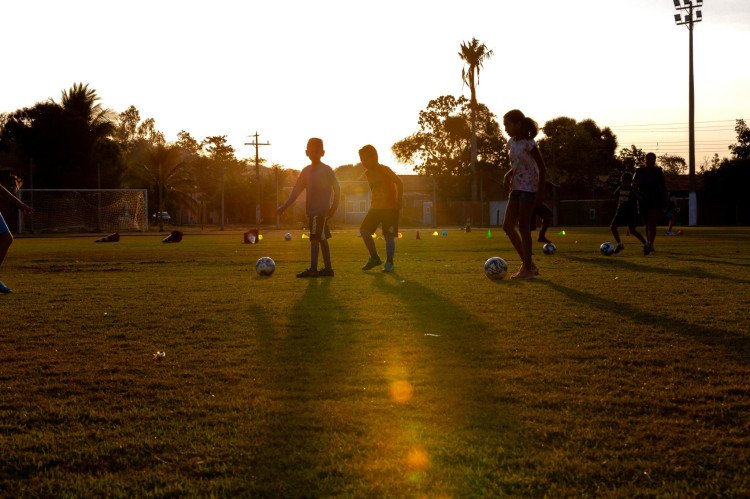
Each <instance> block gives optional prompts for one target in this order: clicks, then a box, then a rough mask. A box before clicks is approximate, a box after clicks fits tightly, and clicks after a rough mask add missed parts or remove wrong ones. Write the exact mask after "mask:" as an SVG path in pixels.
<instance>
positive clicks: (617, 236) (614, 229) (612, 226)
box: [609, 224, 622, 244]
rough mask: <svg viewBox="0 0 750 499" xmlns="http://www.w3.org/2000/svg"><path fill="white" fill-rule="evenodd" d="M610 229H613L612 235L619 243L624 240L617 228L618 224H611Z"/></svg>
mask: <svg viewBox="0 0 750 499" xmlns="http://www.w3.org/2000/svg"><path fill="white" fill-rule="evenodd" d="M609 230H611V231H612V237H614V238H615V241H617V244H620V243H621V242H622V241H621V240H620V231H619V230H617V225H614V224H612V225H610V226H609Z"/></svg>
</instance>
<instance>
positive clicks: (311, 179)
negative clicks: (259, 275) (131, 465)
mask: <svg viewBox="0 0 750 499" xmlns="http://www.w3.org/2000/svg"><path fill="white" fill-rule="evenodd" d="M305 154H307V157H308V158H310V164H309V165H307V166H306V167H305V168H303V169H302V171H301V172H300V174H299V177H298V178H297V182H296V183H295V184H294V188H293V189H292V192H291V193H290V194H289V199H288V200H287V201H286V203H284V204H283V205H281V206H279V208H278V210H277V211H278V213H279V215H281V214H282V213H284V210H286V209H287V208H288V207H289V206H291V205H292V204H293V203H294V201H295V200H296V199H297V197H299V195H300V194H301V193H302V191H303V190H305V189H307V199H306V203H305V208H306V212H307V216H308V219H309V224H310V268H308V269H307V270H303V271H302V272H300V273H299V274H297V277H333V266H332V265H331V250H330V247H329V246H328V240H329V239H330V238H331V231H330V229H329V228H328V220H329V219H330V218H331V217H332V216H333V214H334V213H336V209H337V208H338V206H339V196H340V194H341V190H340V188H339V181H338V180H337V179H336V174H334V172H333V169H332V168H331V167H330V166H328V165H326V164H325V163H323V162H322V161H321V158H322V157H323V155H325V150H324V149H323V140H322V139H319V138H315V137H314V138H311V139H310V140H308V141H307V150H306V151H305ZM320 252H322V253H323V264H324V267H323V270H321V271H318V254H319V253H320Z"/></svg>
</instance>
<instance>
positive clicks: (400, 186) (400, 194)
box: [388, 168, 404, 210]
mask: <svg viewBox="0 0 750 499" xmlns="http://www.w3.org/2000/svg"><path fill="white" fill-rule="evenodd" d="M388 172H389V173H390V176H391V180H392V181H393V183H394V184H396V203H397V204H396V207H397V208H398V209H399V210H400V209H401V205H402V204H403V199H404V183H403V182H402V181H401V178H400V177H399V176H398V175H396V172H394V171H393V170H391V169H390V168H388Z"/></svg>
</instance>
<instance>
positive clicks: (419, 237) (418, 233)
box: [417, 231, 422, 239]
mask: <svg viewBox="0 0 750 499" xmlns="http://www.w3.org/2000/svg"><path fill="white" fill-rule="evenodd" d="M417 239H422V238H421V237H419V231H417Z"/></svg>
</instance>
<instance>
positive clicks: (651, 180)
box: [633, 152, 669, 255]
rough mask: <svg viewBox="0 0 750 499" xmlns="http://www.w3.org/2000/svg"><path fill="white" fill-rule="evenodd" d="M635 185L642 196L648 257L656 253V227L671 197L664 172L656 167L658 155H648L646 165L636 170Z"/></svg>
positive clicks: (641, 209)
mask: <svg viewBox="0 0 750 499" xmlns="http://www.w3.org/2000/svg"><path fill="white" fill-rule="evenodd" d="M633 185H635V188H636V189H638V192H639V193H640V195H641V199H640V200H639V202H638V208H639V210H640V212H641V216H643V219H644V220H645V221H646V245H645V246H644V247H643V254H644V255H648V254H649V253H651V252H652V251H654V239H656V226H657V224H658V223H659V217H661V214H662V212H663V211H664V209H665V208H666V207H667V196H668V195H669V193H668V192H667V181H666V179H665V178H664V171H663V170H662V169H661V168H659V167H658V166H656V154H654V153H652V152H650V153H648V154H646V164H645V165H644V166H642V167H641V168H636V170H635V175H634V176H633Z"/></svg>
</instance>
